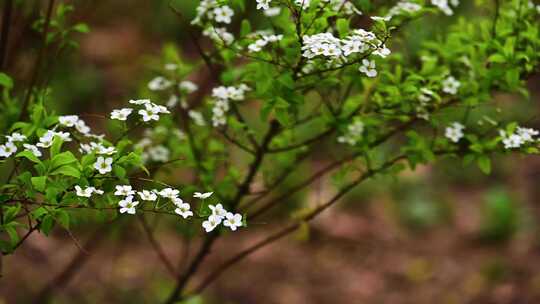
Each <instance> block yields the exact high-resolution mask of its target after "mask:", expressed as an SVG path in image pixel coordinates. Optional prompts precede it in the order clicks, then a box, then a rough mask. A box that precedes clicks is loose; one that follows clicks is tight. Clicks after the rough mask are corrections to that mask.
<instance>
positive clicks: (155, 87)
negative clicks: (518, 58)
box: [148, 76, 173, 91]
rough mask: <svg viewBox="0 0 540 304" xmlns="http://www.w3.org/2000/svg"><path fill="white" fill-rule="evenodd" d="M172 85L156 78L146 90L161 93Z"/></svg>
mask: <svg viewBox="0 0 540 304" xmlns="http://www.w3.org/2000/svg"><path fill="white" fill-rule="evenodd" d="M172 84H173V83H172V82H171V81H170V80H168V79H167V78H165V77H162V76H158V77H156V78H154V79H152V80H150V82H149V83H148V88H149V89H150V90H152V91H161V90H165V89H167V88H169V87H170V86H171V85H172Z"/></svg>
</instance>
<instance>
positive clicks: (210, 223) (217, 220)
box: [202, 215, 222, 232]
mask: <svg viewBox="0 0 540 304" xmlns="http://www.w3.org/2000/svg"><path fill="white" fill-rule="evenodd" d="M221 220H222V218H221V217H219V216H217V215H210V216H209V217H208V219H207V220H206V221H204V222H203V223H202V226H203V228H204V230H205V231H206V232H211V231H212V230H214V229H215V228H216V227H217V225H219V224H221Z"/></svg>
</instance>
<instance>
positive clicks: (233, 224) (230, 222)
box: [223, 212, 242, 231]
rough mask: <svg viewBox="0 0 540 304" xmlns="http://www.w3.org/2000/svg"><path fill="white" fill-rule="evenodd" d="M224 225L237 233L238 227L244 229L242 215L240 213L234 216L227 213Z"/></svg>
mask: <svg viewBox="0 0 540 304" xmlns="http://www.w3.org/2000/svg"><path fill="white" fill-rule="evenodd" d="M223 225H224V226H225V227H229V228H230V229H231V230H232V231H236V229H237V228H238V227H242V215H241V214H239V213H236V214H232V213H231V212H227V214H226V215H225V220H224V221H223Z"/></svg>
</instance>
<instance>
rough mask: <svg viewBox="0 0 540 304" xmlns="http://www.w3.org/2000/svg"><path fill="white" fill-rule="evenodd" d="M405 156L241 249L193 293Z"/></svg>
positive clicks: (355, 182) (370, 173) (368, 174)
mask: <svg viewBox="0 0 540 304" xmlns="http://www.w3.org/2000/svg"><path fill="white" fill-rule="evenodd" d="M405 157H406V156H404V155H400V156H397V157H395V158H393V159H391V160H389V161H387V162H386V163H384V164H383V165H381V166H380V167H379V168H378V169H377V170H368V171H366V172H365V173H364V174H362V175H361V176H360V177H358V178H357V179H356V180H355V181H353V182H351V183H349V184H348V185H347V186H345V187H343V188H342V189H341V190H340V191H339V192H338V193H337V194H336V195H334V196H333V197H332V198H331V199H330V200H329V201H328V202H326V203H324V204H322V205H320V206H318V207H316V208H315V209H314V210H313V211H311V212H310V213H309V214H307V215H306V216H304V217H302V218H301V219H300V220H298V221H296V222H295V223H292V224H290V225H289V226H287V227H285V228H283V229H282V230H280V231H278V232H276V233H274V234H272V235H270V236H268V237H266V238H265V239H263V240H261V241H259V242H257V243H255V244H253V245H252V246H250V247H248V248H246V249H244V250H243V251H241V252H239V253H238V254H236V255H235V256H233V257H231V258H230V259H228V260H226V261H225V262H224V263H222V264H221V265H220V266H219V267H218V268H217V269H215V270H214V271H213V272H211V273H210V274H209V275H207V276H206V277H205V278H204V279H203V280H202V282H201V283H200V284H199V285H198V286H197V287H196V288H195V289H194V290H193V293H194V294H198V293H201V292H202V291H203V290H204V289H205V288H206V287H208V286H209V285H210V284H211V283H212V282H213V281H215V280H216V279H217V278H218V277H219V276H220V275H221V274H222V273H223V272H225V271H226V270H227V269H229V268H230V267H231V266H233V265H235V264H236V263H238V262H240V261H242V260H243V259H244V258H246V257H247V256H249V255H250V254H252V253H254V252H255V251H257V250H259V249H261V248H263V247H265V246H267V245H269V244H272V243H273V242H275V241H278V240H279V239H281V238H283V237H285V236H286V235H288V234H290V233H292V232H294V231H295V230H296V229H298V228H299V227H300V225H302V223H305V222H309V221H311V220H312V219H314V218H315V217H316V216H317V215H319V214H320V213H322V212H323V211H324V210H326V209H328V208H329V207H331V206H332V205H334V204H335V203H336V202H337V201H339V200H340V199H341V198H342V197H343V196H344V195H345V194H347V193H348V192H349V191H351V190H352V189H354V188H355V187H356V186H357V185H358V184H360V183H361V182H363V181H364V180H366V179H368V178H370V177H372V176H374V175H375V174H377V173H380V172H382V171H384V170H386V169H388V168H389V167H391V166H393V165H394V164H396V163H397V162H399V161H400V160H402V159H404V158H405Z"/></svg>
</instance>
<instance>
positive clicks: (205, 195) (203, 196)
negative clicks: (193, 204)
mask: <svg viewBox="0 0 540 304" xmlns="http://www.w3.org/2000/svg"><path fill="white" fill-rule="evenodd" d="M213 193H214V192H204V193H201V192H195V193H193V197H195V198H200V199H207V198H209V197H210V196H212V194H213Z"/></svg>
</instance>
